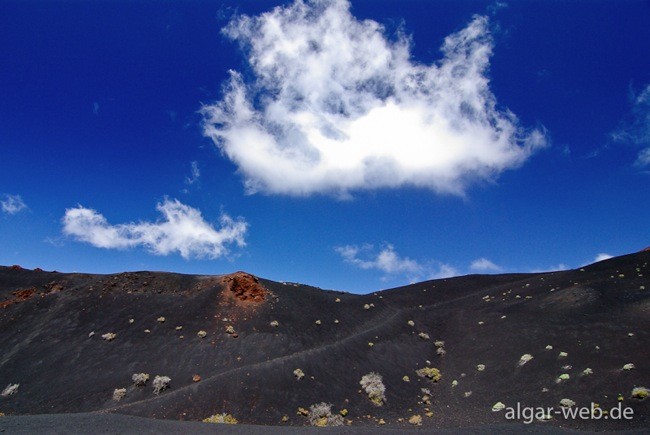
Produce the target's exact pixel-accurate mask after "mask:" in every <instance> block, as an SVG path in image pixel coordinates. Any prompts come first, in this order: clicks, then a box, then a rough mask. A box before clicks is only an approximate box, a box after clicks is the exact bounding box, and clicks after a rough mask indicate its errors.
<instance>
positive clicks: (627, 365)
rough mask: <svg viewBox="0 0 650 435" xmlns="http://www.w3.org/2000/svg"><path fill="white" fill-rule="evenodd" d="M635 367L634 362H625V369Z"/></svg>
mask: <svg viewBox="0 0 650 435" xmlns="http://www.w3.org/2000/svg"><path fill="white" fill-rule="evenodd" d="M634 368H635V367H634V364H632V363H627V364H625V365H624V366H623V370H632V369H634Z"/></svg>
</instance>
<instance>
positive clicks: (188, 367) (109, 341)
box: [0, 251, 650, 430]
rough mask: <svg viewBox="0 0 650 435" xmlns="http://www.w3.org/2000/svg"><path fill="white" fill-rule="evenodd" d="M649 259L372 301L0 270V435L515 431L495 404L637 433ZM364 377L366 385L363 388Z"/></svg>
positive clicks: (257, 286) (143, 275)
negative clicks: (29, 434)
mask: <svg viewBox="0 0 650 435" xmlns="http://www.w3.org/2000/svg"><path fill="white" fill-rule="evenodd" d="M649 261H650V252H647V251H646V252H640V253H636V254H631V255H627V256H623V257H617V258H613V259H610V260H607V261H603V262H599V263H596V264H593V265H591V266H586V267H584V268H583V269H579V270H568V271H561V272H552V273H535V274H506V275H471V276H464V277H458V278H451V279H443V280H434V281H427V282H423V283H419V284H413V285H409V286H406V287H401V288H397V289H391V290H386V291H381V292H377V293H373V294H369V295H352V294H347V293H342V292H335V291H325V290H321V289H318V288H314V287H310V286H306V285H302V284H294V283H280V282H273V281H269V280H265V279H262V278H257V277H254V276H252V275H250V274H247V273H244V272H237V273H234V274H231V275H225V276H189V275H179V274H172V273H152V272H137V273H121V274H116V275H88V274H78V273H57V272H46V271H42V270H38V269H37V270H25V269H21V268H20V267H17V266H12V267H2V268H0V389H2V388H5V386H7V387H8V388H5V390H4V391H3V395H2V396H0V412H2V413H4V414H5V415H6V416H7V417H0V429H2V425H3V423H2V421H3V419H10V418H11V417H10V416H11V415H21V414H60V413H82V412H85V413H88V412H91V413H117V414H126V415H132V416H141V417H149V418H156V419H171V420H194V421H200V420H203V419H205V418H207V417H210V416H212V415H219V414H227V415H230V416H232V417H233V418H235V419H236V420H238V421H239V423H246V424H261V425H276V426H283V425H284V426H306V425H309V424H310V422H311V423H314V424H319V425H322V424H337V423H341V422H342V423H343V424H347V425H351V426H353V427H371V426H383V425H385V426H386V427H395V428H411V427H415V426H419V425H421V426H423V427H429V428H433V427H435V428H451V427H456V428H458V427H471V426H482V425H501V424H512V423H521V421H522V420H521V419H519V420H514V421H511V420H507V419H506V410H502V411H493V407H494V405H495V404H497V402H502V403H503V404H504V405H505V406H506V407H514V406H516V404H517V403H518V402H519V403H520V404H521V406H534V407H552V408H554V409H560V403H561V401H562V400H563V399H569V400H570V401H573V402H575V405H574V406H575V407H582V406H589V405H590V404H591V402H595V403H598V404H599V406H600V409H602V410H610V409H612V408H615V407H616V406H623V407H630V408H631V409H632V410H633V418H632V419H631V420H616V419H613V418H608V419H606V420H605V419H604V418H603V419H600V420H596V419H582V420H581V419H575V420H574V419H564V418H563V417H562V416H560V415H552V416H550V417H552V418H550V419H549V420H546V419H543V420H544V421H538V420H536V421H535V422H534V424H535V425H540V426H539V427H545V428H549V427H558V426H561V427H565V428H574V429H589V430H605V429H633V428H648V427H649V426H650V418H649V411H650V406H649V403H650V399H643V398H642V396H643V394H636V395H637V396H639V397H632V392H633V389H634V388H635V387H650V286H649V284H650V283H649V281H650V280H649V279H648V277H649V276H650V268H649V267H648V262H649ZM531 357H532V359H531ZM423 369H424V370H423ZM434 369H437V370H434ZM138 373H143V374H148V375H149V379H148V380H146V379H140V380H141V383H143V384H144V385H140V386H138V385H135V384H136V382H134V380H133V378H132V377H133V375H134V374H138ZM370 373H376V374H377V375H379V376H375V375H372V376H370V377H366V378H364V379H365V381H368V382H365V381H364V386H362V385H361V384H360V381H361V380H362V378H363V377H364V375H367V374H370ZM157 375H159V376H166V377H169V378H170V381H169V383H168V384H166V383H165V382H163V381H160V380H158V381H156V382H154V379H155V377H156V376H157ZM379 377H381V383H382V384H383V385H384V387H385V391H383V390H382V388H381V387H379V386H378V385H379V383H378V380H379ZM143 378H144V377H143ZM15 385H18V386H17V387H16V386H15ZM154 385H158V386H159V390H160V391H158V392H157V394H156V392H155V391H154ZM165 387H166V388H165ZM121 389H124V390H121ZM116 390H118V391H117V392H116ZM635 391H636V393H639V392H640V391H641V392H642V391H643V390H642V389H637V390H635ZM619 395H620V396H619ZM321 402H325V403H326V404H331V409H330V411H331V413H332V415H331V416H328V415H327V409H326V408H327V406H325V407H320V412H319V409H318V407H317V408H313V409H311V412H310V407H311V406H312V405H316V404H319V403H321ZM563 403H564V404H565V405H566V404H567V403H568V404H570V402H566V401H564V402H563ZM619 404H620V405H619ZM497 408H498V406H497ZM98 418H99V416H98ZM102 418H103V417H102ZM226 419H230V417H226ZM5 421H7V420H5ZM542 425H543V426H542Z"/></svg>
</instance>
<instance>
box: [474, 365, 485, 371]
mask: <svg viewBox="0 0 650 435" xmlns="http://www.w3.org/2000/svg"><path fill="white" fill-rule="evenodd" d="M476 370H478V371H479V372H482V371H483V370H485V364H478V365H477V366H476Z"/></svg>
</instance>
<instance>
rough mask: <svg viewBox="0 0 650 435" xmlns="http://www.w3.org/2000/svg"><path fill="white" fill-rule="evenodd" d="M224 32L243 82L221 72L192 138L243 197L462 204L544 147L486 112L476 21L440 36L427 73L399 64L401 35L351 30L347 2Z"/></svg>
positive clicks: (504, 115)
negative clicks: (240, 183)
mask: <svg viewBox="0 0 650 435" xmlns="http://www.w3.org/2000/svg"><path fill="white" fill-rule="evenodd" d="M224 33H225V34H226V35H227V36H229V37H230V38H232V39H234V40H237V41H238V42H239V43H240V45H241V47H242V49H243V51H244V52H245V54H246V56H247V60H248V62H249V64H250V68H251V73H252V74H251V76H252V78H251V80H246V79H245V78H244V75H242V74H241V73H239V72H235V71H231V72H230V74H231V77H230V80H229V82H228V83H227V84H226V85H225V86H224V97H223V99H222V100H221V101H218V102H216V103H215V104H212V105H205V106H204V107H203V109H202V113H203V115H204V121H205V122H204V134H205V135H206V136H208V137H210V138H212V140H213V141H214V142H215V143H216V144H217V146H218V147H219V148H220V149H221V150H222V152H223V153H224V154H225V155H226V156H227V157H228V158H229V159H231V160H232V161H233V162H234V163H235V164H236V165H237V166H238V167H239V171H240V172H241V173H242V174H243V176H244V177H245V183H246V188H247V191H248V192H249V193H254V192H257V191H262V192H266V193H277V194H289V195H310V194H313V193H329V194H340V195H347V194H348V193H349V191H351V190H359V189H375V188H382V187H399V186H405V185H411V186H419V187H424V188H429V189H432V190H434V191H437V192H441V193H456V194H462V192H463V190H464V189H465V187H466V186H467V184H468V183H469V182H471V181H473V180H474V181H476V180H482V179H490V178H493V177H494V176H496V175H497V174H499V173H500V172H501V171H503V170H506V169H508V168H513V167H517V166H519V165H520V164H522V162H524V161H525V160H526V159H527V158H528V157H529V156H530V155H531V153H532V152H533V151H534V150H536V149H537V148H540V147H543V146H544V145H545V144H546V139H545V134H544V132H543V130H541V129H535V130H528V131H526V130H524V129H522V128H521V127H520V126H519V123H518V121H517V118H516V116H515V115H514V114H513V113H511V112H510V111H508V110H505V109H504V110H500V109H498V108H497V105H496V99H495V97H494V95H493V94H492V92H491V91H490V88H489V80H488V76H487V70H488V67H489V59H490V56H491V54H492V39H491V37H490V31H489V23H488V18H487V17H484V16H476V17H474V18H473V20H472V21H471V22H470V23H469V24H468V25H467V27H465V28H464V29H462V30H461V31H459V32H458V33H454V34H452V35H449V36H448V37H447V38H445V40H444V43H443V46H442V48H441V50H442V54H443V57H442V58H441V59H440V60H439V61H437V62H435V63H433V64H431V65H424V64H421V63H418V62H416V61H414V60H413V59H412V58H411V55H410V46H409V38H408V37H406V36H404V35H398V36H397V37H396V38H394V39H395V40H390V39H389V38H387V37H386V36H385V32H384V29H383V27H382V26H381V25H380V24H378V23H377V22H375V21H372V20H363V21H359V20H357V19H356V18H355V17H354V16H353V15H352V14H351V12H350V4H349V2H348V1H347V0H313V1H307V2H303V1H301V0H296V1H295V2H294V3H293V4H291V5H289V6H286V7H276V8H275V9H273V10H272V11H270V12H267V13H264V14H262V15H260V16H256V17H249V16H240V17H238V18H236V19H233V20H232V21H231V22H230V23H229V25H228V26H227V27H226V28H225V29H224Z"/></svg>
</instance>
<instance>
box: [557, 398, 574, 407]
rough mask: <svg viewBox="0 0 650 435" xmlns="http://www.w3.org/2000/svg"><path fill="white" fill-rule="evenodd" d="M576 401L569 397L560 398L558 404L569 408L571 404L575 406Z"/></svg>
mask: <svg viewBox="0 0 650 435" xmlns="http://www.w3.org/2000/svg"><path fill="white" fill-rule="evenodd" d="M575 405H576V402H574V401H573V400H571V399H562V400H560V406H563V407H565V408H571V407H572V406H575Z"/></svg>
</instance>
